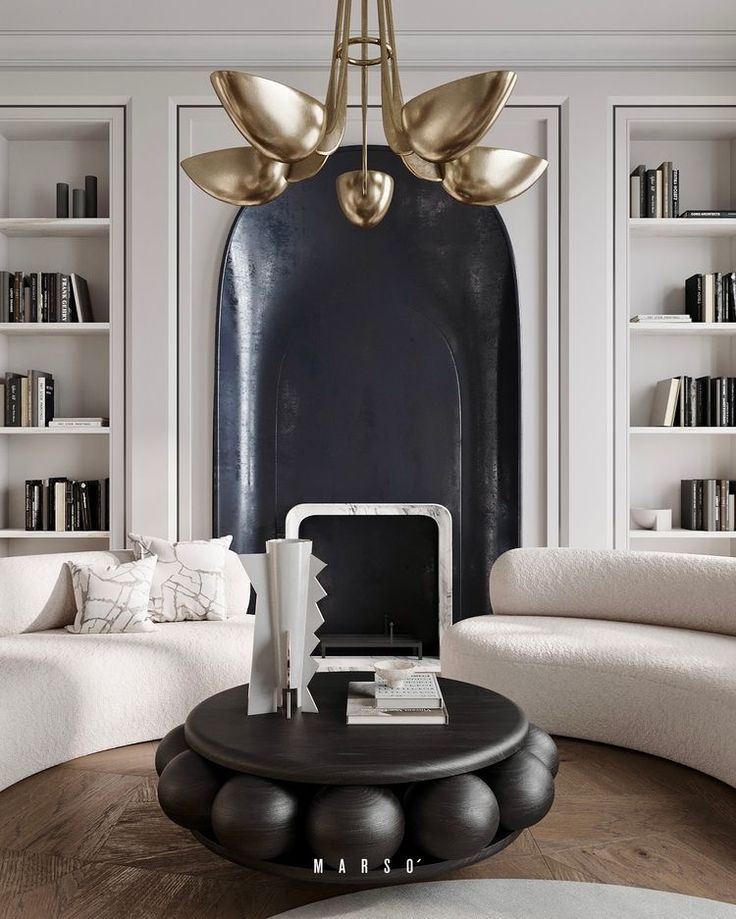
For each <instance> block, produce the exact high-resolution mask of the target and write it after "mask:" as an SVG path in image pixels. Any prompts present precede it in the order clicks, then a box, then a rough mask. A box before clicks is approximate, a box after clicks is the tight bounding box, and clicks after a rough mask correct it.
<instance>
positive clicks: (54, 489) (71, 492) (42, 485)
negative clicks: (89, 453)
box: [25, 478, 110, 533]
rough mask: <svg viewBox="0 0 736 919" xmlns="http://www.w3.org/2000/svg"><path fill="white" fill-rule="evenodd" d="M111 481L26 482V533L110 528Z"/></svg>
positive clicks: (29, 480) (54, 480) (33, 480)
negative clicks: (28, 531)
mask: <svg viewBox="0 0 736 919" xmlns="http://www.w3.org/2000/svg"><path fill="white" fill-rule="evenodd" d="M109 494H110V480H109V479H85V480H83V481H73V480H71V479H66V478H52V479H28V480H27V481H26V493H25V497H26V505H25V511H26V514H25V516H26V520H25V528H26V530H35V531H39V532H43V531H50V532H57V533H64V532H85V531H89V530H108V529H109V528H110V498H109Z"/></svg>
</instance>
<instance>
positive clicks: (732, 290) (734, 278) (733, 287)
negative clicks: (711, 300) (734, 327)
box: [726, 271, 736, 322]
mask: <svg viewBox="0 0 736 919" xmlns="http://www.w3.org/2000/svg"><path fill="white" fill-rule="evenodd" d="M726 277H727V279H728V305H729V309H728V321H729V322H736V271H730V272H729V273H728V274H727V275H726Z"/></svg>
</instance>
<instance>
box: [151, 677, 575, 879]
mask: <svg viewBox="0 0 736 919" xmlns="http://www.w3.org/2000/svg"><path fill="white" fill-rule="evenodd" d="M370 679H372V674H369V673H322V674H318V675H317V676H316V677H315V678H314V679H313V680H312V682H311V684H310V691H311V692H312V694H313V695H314V697H315V701H316V702H317V705H318V707H319V714H302V713H301V712H297V713H296V715H295V716H294V718H293V719H291V720H290V721H287V720H286V719H285V718H283V717H282V716H281V715H280V714H269V715H255V716H250V717H248V716H247V715H246V711H247V686H239V687H236V688H234V689H230V690H227V691H226V692H221V693H218V694H217V695H215V696H212V697H211V698H209V699H207V700H205V701H204V702H202V703H201V704H200V705H198V706H197V707H196V708H194V709H193V710H192V712H191V713H190V715H189V717H188V718H187V721H186V724H185V725H182V726H180V727H179V728H176V729H174V730H173V731H172V732H170V733H169V734H168V735H167V736H166V737H165V738H164V739H163V740H162V742H161V744H160V745H159V749H158V753H157V757H156V768H157V770H158V772H159V775H160V780H159V801H160V802H161V806H162V808H163V810H164V811H165V813H166V814H167V815H168V816H169V817H170V818H171V819H172V820H174V821H175V822H176V823H179V824H180V825H182V826H185V827H187V828H188V829H190V830H191V831H192V832H193V833H194V835H195V836H196V838H197V839H198V840H199V841H200V842H202V843H203V844H204V845H205V846H207V847H208V848H210V849H212V850H213V851H214V852H217V853H218V854H219V855H222V856H223V857H225V858H228V859H230V860H231V861H235V862H238V863H240V864H243V865H247V866H248V867H250V868H256V869H258V870H261V871H267V872H270V873H275V874H280V875H284V876H288V877H291V878H294V879H300V880H311V881H323V882H331V883H349V884H356V883H360V884H374V885H377V884H395V883H400V882H402V881H419V880H426V879H428V878H431V877H434V876H436V875H438V874H441V873H444V872H446V871H449V870H452V869H453V868H458V867H462V866H464V865H469V864H472V863H473V862H477V861H480V860H482V859H484V858H488V857H489V856H490V855H493V854H495V853H496V852H498V851H500V850H501V849H503V848H504V847H505V846H507V845H508V844H509V843H510V842H511V841H512V840H513V839H515V838H516V836H517V835H518V834H519V832H520V831H521V830H522V829H523V828H524V827H527V826H531V825H532V824H533V823H536V822H538V821H539V820H541V819H542V817H543V816H544V815H545V814H546V813H547V811H548V810H549V808H550V806H551V804H552V800H553V797H554V785H553V776H554V774H556V771H557V764H558V759H557V751H556V749H555V746H554V743H553V741H552V740H551V738H549V736H548V735H546V734H545V733H544V732H543V731H541V730H540V729H539V728H537V727H535V726H533V725H531V726H530V725H529V723H528V722H527V719H526V716H525V715H524V713H523V712H522V711H521V709H520V708H519V707H518V706H517V705H515V704H514V703H513V702H512V701H511V700H509V699H507V698H505V697H504V696H501V695H499V694H497V693H494V692H491V691H490V690H487V689H482V688H480V687H478V686H474V685H472V684H469V683H461V682H457V681H455V680H445V679H441V680H440V683H441V686H442V692H443V694H444V697H445V703H446V705H447V709H448V712H449V724H447V725H426V726H422V725H417V726H415V725H410V726H399V725H391V726H383V725H347V724H346V723H345V705H346V699H347V689H348V683H349V682H350V681H353V680H370Z"/></svg>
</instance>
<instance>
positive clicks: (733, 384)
mask: <svg viewBox="0 0 736 919" xmlns="http://www.w3.org/2000/svg"><path fill="white" fill-rule="evenodd" d="M734 425H736V377H728V426H729V427H734Z"/></svg>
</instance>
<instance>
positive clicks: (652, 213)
mask: <svg viewBox="0 0 736 919" xmlns="http://www.w3.org/2000/svg"><path fill="white" fill-rule="evenodd" d="M645 179H646V182H645V184H646V187H647V209H646V216H647V217H656V216H657V170H656V169H647V171H646V173H645Z"/></svg>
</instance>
